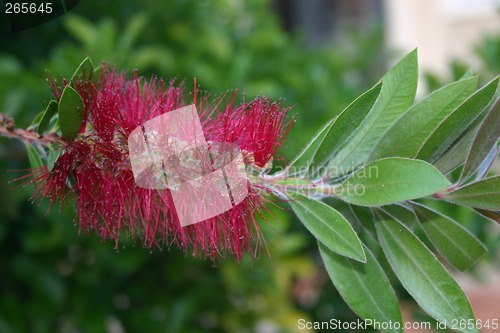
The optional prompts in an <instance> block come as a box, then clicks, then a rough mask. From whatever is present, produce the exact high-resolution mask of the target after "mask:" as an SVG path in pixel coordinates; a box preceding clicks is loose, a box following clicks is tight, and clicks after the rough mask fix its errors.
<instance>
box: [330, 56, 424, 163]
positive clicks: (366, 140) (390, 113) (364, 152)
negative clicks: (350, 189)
mask: <svg viewBox="0 0 500 333" xmlns="http://www.w3.org/2000/svg"><path fill="white" fill-rule="evenodd" d="M417 79H418V63H417V50H414V51H412V52H411V53H409V54H408V55H407V56H406V57H405V58H404V59H402V60H401V61H400V62H399V63H398V64H396V66H394V67H393V68H392V69H391V70H390V71H389V72H388V73H387V74H386V75H385V76H384V77H383V78H382V82H383V84H382V90H381V91H380V95H379V98H378V100H377V102H376V103H375V105H374V106H373V108H372V110H371V111H370V113H369V114H368V115H367V117H366V119H365V120H364V121H363V123H362V124H361V125H360V126H359V128H358V129H357V130H356V132H355V133H354V134H353V135H352V137H351V139H350V140H349V142H348V143H347V144H346V145H345V146H344V147H343V148H342V149H340V150H339V152H338V153H337V154H336V156H335V157H334V159H333V160H332V165H335V166H337V167H338V169H339V170H346V171H347V170H351V169H352V168H353V167H355V166H357V165H360V164H362V163H363V162H365V161H366V160H367V158H368V156H369V155H370V152H371V150H372V149H373V147H374V146H375V144H376V143H377V141H378V140H379V138H380V137H381V135H382V134H383V133H384V132H385V131H386V130H387V129H388V128H389V127H390V126H391V125H392V124H393V123H394V121H395V120H396V119H398V118H399V117H400V116H401V115H402V114H403V113H404V112H405V111H406V110H407V109H408V108H409V107H410V106H411V105H412V104H413V101H414V99H415V93H416V90H417Z"/></svg>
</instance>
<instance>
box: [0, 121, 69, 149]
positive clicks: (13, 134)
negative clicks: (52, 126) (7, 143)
mask: <svg viewBox="0 0 500 333" xmlns="http://www.w3.org/2000/svg"><path fill="white" fill-rule="evenodd" d="M0 136H4V137H7V138H11V139H18V140H21V141H24V142H26V143H28V144H32V143H35V142H36V143H38V144H41V145H48V144H51V143H61V144H64V143H65V142H64V139H62V138H60V137H59V136H58V135H57V134H56V133H48V134H45V135H39V134H38V133H36V132H35V131H33V130H31V129H30V130H25V129H20V128H16V126H15V124H14V120H13V119H12V118H11V117H9V116H7V115H6V114H3V113H0Z"/></svg>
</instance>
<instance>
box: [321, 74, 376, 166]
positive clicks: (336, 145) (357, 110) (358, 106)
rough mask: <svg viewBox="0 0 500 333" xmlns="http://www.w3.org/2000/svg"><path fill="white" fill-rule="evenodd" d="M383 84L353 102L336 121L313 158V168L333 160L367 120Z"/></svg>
mask: <svg viewBox="0 0 500 333" xmlns="http://www.w3.org/2000/svg"><path fill="white" fill-rule="evenodd" d="M381 88H382V83H379V84H377V85H376V86H374V87H373V88H371V89H370V90H368V91H367V92H365V93H364V94H363V95H361V96H359V97H358V98H357V99H356V100H355V101H354V102H352V103H351V104H350V105H349V106H348V107H347V108H346V109H345V110H344V111H342V113H341V114H340V115H339V116H338V117H337V118H336V119H335V121H334V123H333V125H332V126H331V127H330V129H329V130H328V134H327V135H326V136H325V139H324V140H323V142H321V145H320V146H319V148H318V151H317V152H316V154H315V155H314V158H313V163H312V165H313V167H315V166H316V167H320V166H323V165H325V164H326V163H327V162H328V161H330V160H331V158H332V157H333V155H334V154H335V153H336V152H337V151H338V150H339V149H340V147H342V146H343V145H344V144H345V143H346V142H349V140H350V137H351V136H352V134H353V133H354V132H355V130H356V129H357V128H358V127H359V125H360V124H361V122H362V121H363V120H364V119H365V117H366V115H367V114H368V112H369V111H370V110H371V109H372V107H373V105H374V103H375V101H376V100H377V97H378V96H379V94H380V90H381Z"/></svg>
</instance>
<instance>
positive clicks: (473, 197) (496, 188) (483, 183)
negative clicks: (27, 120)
mask: <svg viewBox="0 0 500 333" xmlns="http://www.w3.org/2000/svg"><path fill="white" fill-rule="evenodd" d="M443 199H445V200H447V201H450V202H454V203H458V204H460V205H465V206H470V207H474V208H480V209H490V210H500V176H494V177H490V178H486V179H483V180H480V181H476V182H474V183H471V184H468V185H465V186H463V187H460V188H459V189H458V190H455V191H453V192H450V193H448V194H445V195H444V196H443Z"/></svg>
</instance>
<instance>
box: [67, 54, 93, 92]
mask: <svg viewBox="0 0 500 333" xmlns="http://www.w3.org/2000/svg"><path fill="white" fill-rule="evenodd" d="M93 72H94V64H93V63H92V60H90V58H89V57H86V58H85V59H83V61H82V62H81V63H80V65H79V66H78V68H77V69H76V70H75V72H74V73H73V76H72V77H71V81H70V85H71V84H73V83H74V81H75V80H77V79H78V78H80V77H82V76H89V75H92V74H93Z"/></svg>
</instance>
